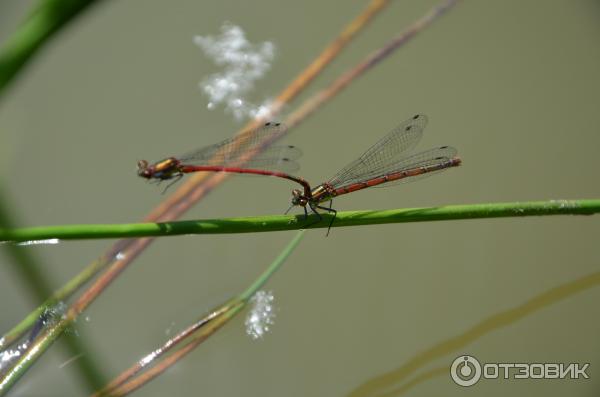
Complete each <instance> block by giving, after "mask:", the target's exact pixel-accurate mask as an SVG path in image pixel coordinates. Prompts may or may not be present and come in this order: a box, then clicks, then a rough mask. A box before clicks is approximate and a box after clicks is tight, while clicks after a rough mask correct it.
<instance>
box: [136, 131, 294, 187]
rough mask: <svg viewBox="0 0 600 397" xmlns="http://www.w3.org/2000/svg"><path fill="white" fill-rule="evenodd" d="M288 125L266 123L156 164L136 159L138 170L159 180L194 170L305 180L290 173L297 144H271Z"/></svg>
mask: <svg viewBox="0 0 600 397" xmlns="http://www.w3.org/2000/svg"><path fill="white" fill-rule="evenodd" d="M285 131H286V128H285V126H284V125H283V124H281V123H273V122H269V123H265V124H263V125H262V126H261V127H259V128H257V129H255V130H253V131H247V132H246V133H242V134H240V135H237V136H235V137H233V138H229V139H226V140H224V141H222V142H219V143H216V144H213V145H210V146H206V147H203V148H201V149H198V150H195V151H194V152H191V153H188V154H185V155H183V156H180V157H168V158H166V159H164V160H161V161H159V162H156V163H154V164H148V162H147V161H146V160H140V161H138V163H137V174H138V175H139V176H141V177H142V178H146V179H148V180H150V181H156V182H157V183H160V182H162V181H166V180H172V182H171V183H169V184H168V185H167V187H166V188H165V190H167V188H169V186H171V185H172V184H173V183H175V182H177V181H178V180H179V179H181V178H182V177H183V176H184V175H185V174H188V173H191V172H200V171H208V172H229V173H239V174H256V175H266V176H276V177H279V178H285V179H289V180H292V181H295V182H298V183H300V184H302V186H304V184H303V182H304V181H303V180H302V179H300V178H296V177H294V176H292V175H290V174H289V172H294V171H296V170H297V169H298V168H299V166H298V163H296V162H295V160H296V159H298V158H299V157H300V156H301V155H302V152H301V151H300V149H298V148H296V147H295V146H290V145H284V146H269V145H270V144H271V143H272V142H273V141H275V140H276V139H278V138H279V137H280V136H282V135H283V134H284V133H285Z"/></svg>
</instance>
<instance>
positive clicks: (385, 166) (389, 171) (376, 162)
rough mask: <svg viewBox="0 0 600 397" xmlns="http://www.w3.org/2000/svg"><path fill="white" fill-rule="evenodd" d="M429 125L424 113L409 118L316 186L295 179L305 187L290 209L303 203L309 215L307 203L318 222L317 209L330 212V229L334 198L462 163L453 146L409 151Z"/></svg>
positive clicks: (296, 190)
mask: <svg viewBox="0 0 600 397" xmlns="http://www.w3.org/2000/svg"><path fill="white" fill-rule="evenodd" d="M426 124H427V116H425V115H421V114H418V115H415V116H413V117H412V118H410V119H409V120H406V121H405V122H403V123H402V124H400V125H399V126H398V127H396V128H395V129H393V130H392V131H391V132H390V133H388V134H387V135H386V136H384V137H383V138H382V139H380V140H379V141H378V142H377V143H376V144H375V145H373V146H371V148H370V149H369V150H367V151H366V152H365V153H363V154H362V155H361V156H360V157H359V158H358V159H356V160H355V161H353V162H352V163H350V164H348V165H347V166H346V167H345V168H344V169H342V170H341V171H340V172H338V173H337V174H336V175H335V176H334V177H333V178H331V179H329V181H327V182H325V183H322V184H320V185H319V186H317V187H315V188H314V189H311V187H310V185H309V184H308V183H307V182H306V181H304V180H303V179H301V178H296V179H297V180H296V182H298V183H300V184H301V185H302V186H303V189H302V190H300V189H294V190H293V191H292V195H293V197H292V206H291V207H290V208H289V209H288V211H289V210H290V209H291V208H293V207H294V206H300V207H302V208H303V209H304V215H305V216H306V217H308V211H307V209H306V207H307V206H308V207H309V208H310V209H311V210H312V212H314V213H315V214H316V215H317V216H318V217H319V221H321V219H322V217H321V215H320V214H319V212H318V211H317V210H319V209H320V210H324V211H327V212H330V213H332V214H333V217H332V218H331V222H330V223H329V229H331V225H333V221H334V220H335V218H336V215H337V211H336V210H334V209H333V208H331V205H332V203H333V198H334V197H337V196H341V195H342V194H346V193H351V192H354V191H357V190H361V189H365V188H368V187H372V186H377V187H379V186H391V185H393V184H394V183H393V182H408V181H413V180H416V179H418V178H419V177H424V176H428V175H432V174H433V173H435V172H436V171H437V172H439V171H443V170H445V169H448V168H450V167H456V166H458V165H460V163H461V160H460V158H458V157H456V153H457V152H456V149H454V148H452V147H450V146H440V147H437V148H434V149H430V150H427V151H424V152H420V153H416V154H412V155H411V154H410V151H411V149H413V148H414V147H415V146H416V144H417V143H418V142H419V140H420V139H421V136H422V135H423V129H424V128H425V125H426ZM325 201H329V202H330V204H329V207H325V206H322V205H321V203H323V202H325ZM329 229H328V230H327V234H329Z"/></svg>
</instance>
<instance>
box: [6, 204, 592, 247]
mask: <svg viewBox="0 0 600 397" xmlns="http://www.w3.org/2000/svg"><path fill="white" fill-rule="evenodd" d="M597 213H600V199H593V200H549V201H517V202H508V203H487V204H463V205H447V206H442V207H420V208H401V209H392V210H381V211H343V212H338V213H337V216H336V218H335V222H334V223H333V225H332V227H333V228H336V227H349V226H365V225H381V224H389V223H408V222H430V221H448V220H464V219H489V218H514V217H531V216H548V215H592V214H597ZM321 216H322V218H323V220H322V221H321V222H318V223H315V221H316V220H317V218H316V215H310V216H309V217H308V219H305V216H304V214H300V215H267V216H255V217H242V218H226V219H205V220H190V221H179V222H176V221H173V222H160V223H133V224H116V225H67V226H40V227H29V228H20V229H13V230H0V240H4V241H11V242H20V241H29V240H38V239H42V240H43V239H49V238H57V239H61V240H82V239H100V238H127V237H159V236H162V237H166V236H179V235H191V234H232V233H260V232H274V231H284V230H298V229H303V228H305V227H306V225H310V228H311V229H317V228H328V227H329V220H330V219H331V215H330V214H321Z"/></svg>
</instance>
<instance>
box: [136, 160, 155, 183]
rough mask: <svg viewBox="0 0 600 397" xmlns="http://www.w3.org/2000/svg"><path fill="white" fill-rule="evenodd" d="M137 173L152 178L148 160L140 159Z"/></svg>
mask: <svg viewBox="0 0 600 397" xmlns="http://www.w3.org/2000/svg"><path fill="white" fill-rule="evenodd" d="M137 174H138V176H141V177H142V178H146V179H150V178H151V176H152V175H151V172H150V170H149V169H148V162H147V161H146V160H138V162H137Z"/></svg>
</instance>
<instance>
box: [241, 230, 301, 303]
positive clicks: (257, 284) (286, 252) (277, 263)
mask: <svg viewBox="0 0 600 397" xmlns="http://www.w3.org/2000/svg"><path fill="white" fill-rule="evenodd" d="M302 237H304V230H300V231H299V232H298V234H296V237H294V238H293V239H292V241H290V242H289V243H288V245H287V246H286V247H285V248H284V249H283V251H281V253H280V254H279V255H278V256H277V258H275V260H274V261H273V263H271V265H270V266H269V267H268V268H267V269H266V270H265V271H264V272H263V273H262V274H261V275H260V276H259V277H258V278H257V279H256V280H255V281H254V282H253V283H252V285H250V286H249V287H248V288H247V289H246V290H245V291H244V292H242V293H241V294H240V296H239V299H240V300H242V301H247V300H248V299H250V298H251V297H252V295H254V294H255V293H256V292H257V291H258V290H259V289H261V288H262V287H263V285H265V283H266V282H267V281H268V280H269V279H270V278H271V277H272V276H273V274H274V273H275V272H276V271H277V270H278V269H279V268H280V267H281V265H283V263H284V262H285V261H286V259H287V258H288V256H290V254H291V253H292V252H293V251H294V249H296V246H297V245H298V243H300V240H302Z"/></svg>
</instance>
